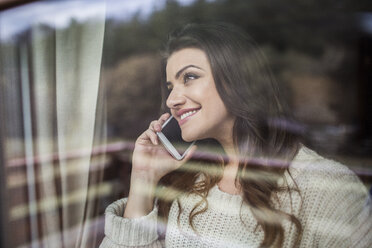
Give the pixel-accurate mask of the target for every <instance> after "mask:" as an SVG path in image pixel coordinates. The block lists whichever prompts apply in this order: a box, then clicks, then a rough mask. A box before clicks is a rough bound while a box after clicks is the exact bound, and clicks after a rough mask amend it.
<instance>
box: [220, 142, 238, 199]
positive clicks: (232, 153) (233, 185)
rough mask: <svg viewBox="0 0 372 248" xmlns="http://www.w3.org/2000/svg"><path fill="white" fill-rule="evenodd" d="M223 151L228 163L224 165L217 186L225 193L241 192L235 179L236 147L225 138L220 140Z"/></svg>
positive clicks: (236, 165)
mask: <svg viewBox="0 0 372 248" xmlns="http://www.w3.org/2000/svg"><path fill="white" fill-rule="evenodd" d="M220 143H221V145H222V147H223V149H224V150H225V153H226V155H227V157H228V163H227V164H226V165H225V166H224V170H223V175H222V178H221V180H220V181H219V182H218V187H219V189H220V190H221V191H224V192H226V193H229V194H232V195H237V194H240V193H241V188H240V184H239V181H237V180H236V174H237V172H238V168H239V155H238V152H237V149H236V147H235V146H234V144H233V142H232V138H231V139H230V141H227V142H226V140H225V142H220Z"/></svg>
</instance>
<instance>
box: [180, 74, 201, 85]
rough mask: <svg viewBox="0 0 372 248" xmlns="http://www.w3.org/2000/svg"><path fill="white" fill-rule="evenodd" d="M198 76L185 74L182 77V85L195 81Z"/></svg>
mask: <svg viewBox="0 0 372 248" xmlns="http://www.w3.org/2000/svg"><path fill="white" fill-rule="evenodd" d="M198 78H199V76H197V75H195V74H192V73H186V74H185V75H184V76H183V81H184V83H187V82H188V81H189V80H195V79H198Z"/></svg>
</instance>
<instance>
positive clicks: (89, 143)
mask: <svg viewBox="0 0 372 248" xmlns="http://www.w3.org/2000/svg"><path fill="white" fill-rule="evenodd" d="M45 4H46V5H48V6H47V8H45V9H44V10H46V11H44V12H43V11H41V12H40V13H37V16H36V15H35V19H34V20H33V19H32V18H30V33H29V40H27V41H22V42H20V43H21V44H22V45H21V46H20V47H19V48H18V49H19V53H18V54H19V57H20V61H21V62H22V61H23V62H22V63H20V69H19V70H20V72H21V77H20V79H17V78H14V80H13V81H12V82H7V83H14V84H17V80H20V81H21V83H20V87H21V92H22V99H19V100H20V101H22V103H23V104H22V112H23V118H25V117H27V115H29V116H30V120H28V119H27V118H26V119H25V120H26V121H27V123H26V122H24V123H23V125H24V133H25V134H27V137H26V136H25V137H24V142H23V143H24V145H25V148H24V150H25V151H27V154H25V155H26V157H29V158H31V157H41V158H42V157H45V156H48V155H51V154H56V155H57V157H58V159H57V161H54V162H53V161H52V160H50V159H45V160H43V159H41V160H40V161H41V162H40V164H38V165H37V169H35V168H36V166H35V165H34V164H33V162H32V161H31V162H30V163H27V164H26V167H27V168H33V170H27V176H28V180H27V184H28V191H29V192H28V193H29V194H28V216H29V219H30V223H31V224H30V226H29V228H30V230H31V239H32V240H33V241H34V242H32V244H31V247H90V246H91V245H92V233H91V227H90V226H89V223H90V221H91V219H90V217H92V216H94V215H95V214H97V213H96V209H97V206H95V205H94V204H96V201H93V200H92V199H93V198H94V197H97V196H96V195H95V194H98V193H97V192H98V191H99V186H97V185H98V184H99V182H97V180H99V179H97V178H96V179H94V181H95V183H96V184H97V185H94V187H92V188H93V189H90V188H89V186H90V181H92V179H90V178H89V175H90V169H91V164H92V160H91V156H90V154H91V151H92V148H93V146H94V144H100V145H102V144H104V141H105V130H104V128H105V121H104V120H102V118H103V117H104V110H103V109H102V107H101V106H98V105H97V104H98V97H99V96H100V92H99V89H100V71H101V60H102V49H103V39H104V29H105V12H106V5H105V1H103V0H102V1H91V2H90V1H59V2H58V1H57V2H56V1H52V2H45ZM53 4H54V5H55V8H52V6H53ZM61 4H62V5H63V4H66V5H67V6H70V5H69V4H71V8H67V7H65V8H63V10H62V11H64V12H65V13H64V18H65V19H66V20H67V21H66V20H65V21H64V22H61V17H60V16H59V17H58V18H57V16H56V14H57V13H58V14H60V11H61V10H60V8H59V7H58V5H61ZM76 9H79V11H76ZM70 10H71V14H69V11H70ZM36 17H37V18H36ZM54 17H55V18H54ZM43 20H44V21H43ZM45 20H47V23H45ZM61 23H64V24H63V25H61ZM0 25H2V26H4V25H6V23H2V24H0ZM22 47H23V48H22ZM14 49H17V48H14ZM4 54H6V53H2V55H0V57H2V58H1V60H2V61H5V60H6V58H4V57H3V55H4ZM8 66H9V67H8V69H10V68H12V67H13V66H16V63H14V64H12V65H10V64H8ZM10 70H11V69H10ZM28 77H29V78H28ZM8 81H9V79H8ZM9 87H10V86H9ZM97 125H98V126H97ZM26 131H27V132H26ZM82 151H84V152H82ZM79 152H80V154H81V156H80V157H78V158H77V159H73V160H71V159H69V154H71V153H75V154H76V153H79ZM98 159H100V161H101V162H102V163H103V162H104V154H103V155H102V156H101V157H99V158H98ZM95 160H97V158H95ZM36 184H37V189H35V187H36ZM25 215H26V216H27V214H25ZM20 216H21V215H20ZM93 238H94V235H93ZM93 243H94V242H93ZM25 246H26V247H29V246H28V245H27V244H26V245H25Z"/></svg>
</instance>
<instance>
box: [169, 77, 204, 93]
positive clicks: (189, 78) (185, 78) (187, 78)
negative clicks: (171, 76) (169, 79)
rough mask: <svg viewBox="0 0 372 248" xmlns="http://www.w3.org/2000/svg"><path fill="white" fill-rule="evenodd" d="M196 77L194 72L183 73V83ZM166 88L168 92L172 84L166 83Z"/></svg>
mask: <svg viewBox="0 0 372 248" xmlns="http://www.w3.org/2000/svg"><path fill="white" fill-rule="evenodd" d="M198 78H199V76H198V75H195V74H194V73H185V74H184V75H183V83H184V84H186V83H187V82H188V81H189V80H195V79H198ZM167 89H168V91H169V92H171V91H172V89H173V85H172V84H168V85H167Z"/></svg>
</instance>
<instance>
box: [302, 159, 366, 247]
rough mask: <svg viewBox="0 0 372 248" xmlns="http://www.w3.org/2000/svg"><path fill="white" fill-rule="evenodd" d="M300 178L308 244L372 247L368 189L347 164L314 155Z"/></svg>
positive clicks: (303, 218)
mask: <svg viewBox="0 0 372 248" xmlns="http://www.w3.org/2000/svg"><path fill="white" fill-rule="evenodd" d="M311 156H312V157H311V158H310V159H309V160H308V161H305V162H303V168H302V169H301V175H299V176H298V177H297V178H296V181H297V182H298V184H299V186H300V188H301V191H302V197H303V209H302V217H301V219H302V220H303V223H304V224H305V225H304V226H303V227H304V232H303V237H302V239H303V241H304V243H311V244H313V246H316V247H338V248H339V247H341V248H342V247H345V248H346V247H372V231H371V230H372V214H371V213H372V208H371V199H370V196H369V194H368V191H367V189H366V188H365V186H364V185H363V184H362V182H361V181H360V180H359V178H358V177H357V176H356V175H355V174H354V173H353V172H352V171H350V170H349V169H348V168H347V167H346V166H344V165H342V164H340V163H337V162H336V161H333V160H329V159H325V158H322V157H320V156H316V155H314V154H313V155H311Z"/></svg>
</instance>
